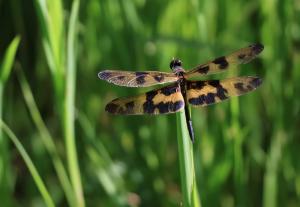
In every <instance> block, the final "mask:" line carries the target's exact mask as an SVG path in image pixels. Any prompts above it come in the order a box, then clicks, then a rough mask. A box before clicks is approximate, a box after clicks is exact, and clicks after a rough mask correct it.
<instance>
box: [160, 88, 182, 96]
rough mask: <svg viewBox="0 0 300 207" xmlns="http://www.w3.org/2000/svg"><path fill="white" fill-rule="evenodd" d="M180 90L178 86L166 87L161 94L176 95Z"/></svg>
mask: <svg viewBox="0 0 300 207" xmlns="http://www.w3.org/2000/svg"><path fill="white" fill-rule="evenodd" d="M177 90H178V87H177V86H170V87H165V88H162V89H161V93H162V94H164V95H165V96H170V95H172V94H173V93H176V92H177Z"/></svg>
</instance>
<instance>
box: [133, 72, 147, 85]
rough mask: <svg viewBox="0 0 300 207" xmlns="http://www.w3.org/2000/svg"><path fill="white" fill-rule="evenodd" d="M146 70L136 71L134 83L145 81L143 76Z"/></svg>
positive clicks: (141, 83)
mask: <svg viewBox="0 0 300 207" xmlns="http://www.w3.org/2000/svg"><path fill="white" fill-rule="evenodd" d="M147 74H148V73H147V72H136V73H135V75H136V83H137V84H138V85H143V84H144V83H145V82H146V81H145V76H146V75H147Z"/></svg>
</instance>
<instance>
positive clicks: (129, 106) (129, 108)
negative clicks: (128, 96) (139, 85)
mask: <svg viewBox="0 0 300 207" xmlns="http://www.w3.org/2000/svg"><path fill="white" fill-rule="evenodd" d="M125 108H126V110H125V111H124V113H125V114H132V113H133V111H134V102H133V101H130V102H128V103H126V104H125Z"/></svg>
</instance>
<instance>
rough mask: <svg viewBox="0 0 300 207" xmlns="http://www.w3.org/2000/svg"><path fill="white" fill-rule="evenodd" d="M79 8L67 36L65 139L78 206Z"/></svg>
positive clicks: (80, 199)
mask: <svg viewBox="0 0 300 207" xmlns="http://www.w3.org/2000/svg"><path fill="white" fill-rule="evenodd" d="M78 10H79V0H75V1H74V2H73V5H72V11H71V17H70V23H69V31H68V37H67V73H66V74H67V75H66V96H65V97H66V101H65V105H64V107H65V108H64V122H65V123H64V124H65V127H64V129H65V139H66V148H67V159H68V165H69V172H70V176H71V182H72V185H73V188H74V190H75V194H76V198H77V203H78V206H85V202H84V196H83V190H82V183H81V176H80V170H79V164H78V156H77V150H76V142H75V126H74V124H75V123H74V122H75V90H76V89H75V84H76V63H75V61H76V55H75V38H76V29H77V28H76V23H77V17H78Z"/></svg>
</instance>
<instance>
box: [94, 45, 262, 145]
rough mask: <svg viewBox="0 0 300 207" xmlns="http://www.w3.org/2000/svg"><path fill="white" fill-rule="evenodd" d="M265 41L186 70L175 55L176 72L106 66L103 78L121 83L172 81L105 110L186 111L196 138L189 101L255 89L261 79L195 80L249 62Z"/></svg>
mask: <svg viewBox="0 0 300 207" xmlns="http://www.w3.org/2000/svg"><path fill="white" fill-rule="evenodd" d="M263 49H264V46H263V45H262V44H259V43H257V44H252V45H250V46H248V47H245V48H242V49H240V50H238V51H236V52H234V53H232V54H230V55H228V56H221V57H219V58H216V59H214V60H213V61H210V62H208V63H205V64H202V65H198V66H196V67H195V68H193V69H192V70H189V71H185V70H184V69H183V68H182V66H181V65H182V62H181V61H180V60H179V59H173V60H172V61H171V63H170V68H171V69H172V71H173V73H166V72H158V71H143V72H130V71H117V70H104V71H101V72H99V74H98V76H99V78H100V79H102V80H106V81H108V82H109V83H113V84H116V85H119V86H126V87H148V86H152V85H157V84H164V83H172V84H170V85H168V86H164V87H162V88H159V89H155V90H152V91H149V92H147V93H144V94H140V95H137V96H132V97H125V98H117V99H114V100H112V101H111V102H110V103H108V104H107V105H106V107H105V110H106V111H107V112H109V113H111V114H122V115H136V114H155V115H156V114H169V113H174V112H178V111H180V110H183V109H184V111H185V116H186V123H187V127H188V131H189V135H190V137H191V140H192V142H194V131H193V126H192V120H191V117H190V112H189V107H188V104H190V105H191V106H195V107H197V106H206V105H209V104H214V103H218V102H221V101H224V100H226V99H228V98H229V97H231V96H239V95H242V94H245V93H247V92H250V91H253V90H254V89H256V88H257V87H258V86H259V85H260V84H261V83H262V80H261V79H260V78H259V77H251V76H247V77H234V78H228V79H224V80H206V81H192V80H188V79H189V78H191V77H195V76H204V75H208V74H213V73H218V72H223V71H225V70H226V69H227V68H229V66H230V65H234V64H245V63H248V62H249V61H251V60H252V59H254V58H255V57H256V56H257V55H258V54H259V53H260V52H261V51H262V50H263Z"/></svg>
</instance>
